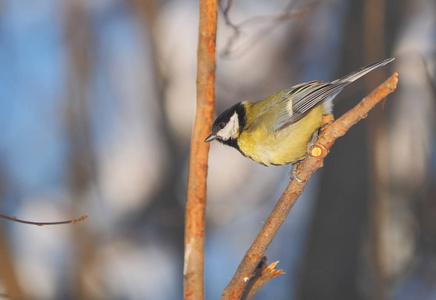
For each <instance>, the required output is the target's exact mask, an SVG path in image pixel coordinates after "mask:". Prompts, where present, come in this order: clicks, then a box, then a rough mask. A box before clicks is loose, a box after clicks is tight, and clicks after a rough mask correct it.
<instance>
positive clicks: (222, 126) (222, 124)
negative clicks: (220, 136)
mask: <svg viewBox="0 0 436 300" xmlns="http://www.w3.org/2000/svg"><path fill="white" fill-rule="evenodd" d="M218 127H219V128H221V129H223V128H224V127H226V124H225V123H224V122H221V123H219V124H218Z"/></svg>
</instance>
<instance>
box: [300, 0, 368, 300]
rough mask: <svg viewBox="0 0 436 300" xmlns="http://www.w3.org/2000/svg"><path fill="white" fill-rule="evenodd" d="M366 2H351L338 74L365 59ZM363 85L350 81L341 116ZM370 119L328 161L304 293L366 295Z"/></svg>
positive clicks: (343, 140)
mask: <svg viewBox="0 0 436 300" xmlns="http://www.w3.org/2000/svg"><path fill="white" fill-rule="evenodd" d="M363 4H364V3H363V1H350V2H348V12H347V16H346V21H345V22H344V28H345V29H344V32H343V45H342V50H341V51H342V53H343V54H342V56H341V57H340V58H339V61H340V62H341V63H340V66H339V70H338V72H337V76H335V78H337V77H339V76H342V75H344V74H346V73H348V72H350V71H352V70H354V69H357V68H358V67H361V66H363V65H364V61H363V53H362V50H363V49H362V47H361V45H362V44H363V31H362V28H363V26H362V22H363V20H362V11H363ZM358 85H359V83H357V84H354V85H351V86H350V87H347V89H346V90H344V92H342V93H341V95H340V96H338V98H344V99H346V100H347V101H342V102H341V103H340V104H339V105H336V106H335V115H336V116H340V115H342V114H343V113H344V112H345V111H346V110H348V109H349V108H350V107H351V106H352V105H354V104H355V103H356V102H357V101H359V100H360V99H362V97H364V96H365V94H364V93H363V91H362V89H359V92H357V91H356V88H357V86H358ZM360 85H361V83H360ZM353 99H355V100H353ZM345 106H347V107H345ZM366 123H367V122H366V121H364V122H360V123H359V124H357V125H356V126H355V127H354V128H353V129H352V130H350V132H349V134H347V135H345V136H344V137H343V138H341V139H339V140H338V141H337V142H336V144H335V145H334V146H333V149H332V152H331V153H330V154H329V157H328V158H327V159H326V161H325V166H324V168H323V169H322V173H321V178H320V187H319V192H318V199H317V200H316V207H315V210H314V214H313V220H312V223H311V225H310V229H309V233H308V237H307V244H306V249H305V258H304V262H303V265H302V273H301V282H300V286H299V287H298V292H297V295H298V298H299V299H310V300H312V299H323V300H329V299H332V300H337V299H362V298H363V297H362V295H361V293H360V292H359V288H358V282H357V281H358V272H359V255H360V253H359V252H360V245H361V241H362V239H363V233H364V231H363V229H364V226H365V222H366V218H367V205H368V179H367V174H368V168H367V146H366V140H365V139H366V135H365V126H366Z"/></svg>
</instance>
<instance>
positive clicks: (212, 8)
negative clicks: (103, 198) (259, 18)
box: [183, 0, 218, 299]
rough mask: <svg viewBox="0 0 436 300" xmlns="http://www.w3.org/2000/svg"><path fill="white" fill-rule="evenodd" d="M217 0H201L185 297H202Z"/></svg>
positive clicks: (190, 164)
mask: <svg viewBox="0 0 436 300" xmlns="http://www.w3.org/2000/svg"><path fill="white" fill-rule="evenodd" d="M217 13H218V0H200V26H199V40H198V53H197V60H198V61H197V111H196V114H195V122H194V129H193V132H192V139H191V153H190V158H189V176H188V193H187V199H186V219H185V261H184V270H183V275H184V295H185V299H204V282H203V277H204V237H205V209H206V179H207V162H208V157H209V143H204V142H203V139H204V137H205V136H207V135H208V134H209V132H210V131H211V127H212V123H213V116H214V113H215V85H214V84H215V51H216V29H217Z"/></svg>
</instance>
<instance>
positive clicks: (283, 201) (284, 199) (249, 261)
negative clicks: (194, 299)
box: [221, 73, 398, 299]
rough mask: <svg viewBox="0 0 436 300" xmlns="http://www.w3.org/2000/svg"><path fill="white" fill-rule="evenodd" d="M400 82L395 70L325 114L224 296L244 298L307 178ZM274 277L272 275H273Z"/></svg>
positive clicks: (222, 296)
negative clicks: (345, 107) (351, 102)
mask: <svg viewBox="0 0 436 300" xmlns="http://www.w3.org/2000/svg"><path fill="white" fill-rule="evenodd" d="M397 83H398V73H394V74H393V75H392V76H391V77H390V78H388V79H387V80H386V81H385V82H384V83H383V84H381V85H380V86H379V87H378V88H376V89H375V90H374V91H373V92H372V93H371V94H369V95H368V96H367V97H365V98H364V99H363V100H362V101H361V102H360V103H359V104H358V105H356V106H355V107H354V108H353V109H351V110H350V111H348V112H347V113H345V114H344V115H343V116H341V117H340V118H339V119H337V120H336V121H334V122H333V120H334V119H333V115H325V116H323V124H324V125H323V127H322V129H321V134H320V136H319V138H318V140H317V141H316V143H315V145H314V146H313V147H312V148H311V149H310V151H309V154H310V155H308V156H307V157H306V158H305V159H304V160H303V161H302V162H301V163H299V164H298V166H297V170H296V176H297V177H298V178H299V179H300V180H301V182H300V181H298V180H295V178H293V179H292V180H291V182H290V183H289V185H288V186H287V188H286V189H285V191H284V192H283V194H282V196H281V197H280V199H279V201H278V202H277V204H276V206H275V207H274V209H273V211H272V212H271V214H270V215H269V217H268V219H267V221H266V222H265V224H264V225H263V227H262V229H261V230H260V232H259V234H258V235H257V237H256V239H255V240H254V242H253V244H252V245H251V247H250V249H248V251H247V252H246V253H245V256H244V258H243V260H242V262H241V263H240V265H239V267H238V269H237V270H236V273H235V275H234V276H233V278H232V280H231V281H230V283H229V285H228V286H227V287H226V288H225V289H224V291H223V294H222V295H221V299H240V298H241V296H242V295H243V293H244V292H245V290H246V288H247V284H248V282H249V280H248V279H250V278H251V277H253V276H254V275H255V274H254V271H255V269H256V266H257V265H258V264H259V261H260V259H261V258H262V256H263V255H264V253H265V251H266V249H267V248H268V246H269V244H270V243H271V241H272V239H273V238H274V236H275V235H276V233H277V231H278V230H279V228H280V226H281V225H282V223H283V222H284V220H285V219H286V217H287V215H288V214H289V212H290V211H291V209H292V207H293V205H294V204H295V202H296V201H297V199H298V197H299V196H300V195H301V193H302V192H303V190H304V187H305V186H306V183H307V181H308V180H309V178H310V177H311V176H312V174H313V173H314V172H315V171H316V170H317V169H319V168H321V167H322V166H323V161H324V157H325V156H326V155H327V154H328V152H329V150H330V148H331V147H332V145H333V143H334V142H335V141H336V139H337V138H339V137H341V136H343V135H344V134H345V133H346V132H347V131H348V130H349V129H350V128H351V127H352V126H353V125H354V124H356V123H357V122H359V121H360V120H361V119H364V118H366V116H367V115H368V112H369V111H370V110H371V109H372V108H373V107H374V106H375V105H376V104H377V103H378V102H380V101H381V100H382V99H384V98H385V97H386V96H387V95H389V94H390V93H392V92H393V91H394V90H395V89H396V87H397ZM271 278H272V277H271Z"/></svg>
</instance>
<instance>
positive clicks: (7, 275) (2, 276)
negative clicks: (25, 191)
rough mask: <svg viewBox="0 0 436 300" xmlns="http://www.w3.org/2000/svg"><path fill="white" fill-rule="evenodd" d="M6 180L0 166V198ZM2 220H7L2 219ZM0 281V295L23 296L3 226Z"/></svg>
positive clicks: (0, 236) (15, 297)
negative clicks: (0, 287)
mask: <svg viewBox="0 0 436 300" xmlns="http://www.w3.org/2000/svg"><path fill="white" fill-rule="evenodd" d="M0 8H1V7H0ZM7 181H8V180H7V179H6V174H5V172H3V168H1V167H0V199H4V196H5V195H4V194H5V189H6V186H7ZM2 222H8V221H5V220H3V221H2ZM0 281H1V285H2V287H3V289H4V290H1V291H0V295H2V296H1V297H4V298H10V299H24V298H25V297H24V294H23V290H22V288H21V285H20V282H19V281H18V276H17V271H16V266H15V259H14V257H13V255H12V253H11V247H10V242H9V240H8V238H7V236H6V234H5V230H4V227H3V226H2V227H1V228H0ZM6 295H7V296H6Z"/></svg>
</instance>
